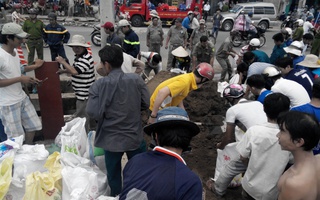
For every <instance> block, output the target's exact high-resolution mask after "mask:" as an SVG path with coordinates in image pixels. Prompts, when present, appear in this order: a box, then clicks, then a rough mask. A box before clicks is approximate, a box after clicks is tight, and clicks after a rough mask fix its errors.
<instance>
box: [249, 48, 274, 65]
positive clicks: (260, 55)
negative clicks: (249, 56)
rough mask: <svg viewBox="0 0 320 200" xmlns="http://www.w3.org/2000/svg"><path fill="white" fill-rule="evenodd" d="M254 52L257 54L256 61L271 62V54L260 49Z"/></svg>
mask: <svg viewBox="0 0 320 200" xmlns="http://www.w3.org/2000/svg"><path fill="white" fill-rule="evenodd" d="M252 53H253V54H254V55H255V62H265V63H270V59H269V56H268V55H267V54H266V53H265V52H263V51H260V50H254V51H252Z"/></svg>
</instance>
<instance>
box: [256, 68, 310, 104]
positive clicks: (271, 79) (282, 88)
mask: <svg viewBox="0 0 320 200" xmlns="http://www.w3.org/2000/svg"><path fill="white" fill-rule="evenodd" d="M262 74H263V75H264V76H265V77H266V78H267V85H269V86H270V85H271V86H272V87H271V91H272V92H280V93H282V94H284V95H286V96H287V97H289V99H290V104H291V107H294V106H300V105H303V104H306V103H309V102H310V97H309V95H308V92H307V91H306V89H304V87H303V86H302V85H300V84H299V83H297V82H295V81H292V80H287V79H284V78H282V76H281V71H280V70H279V69H278V68H277V67H275V66H273V67H267V68H266V69H265V70H264V71H263V73H262ZM266 88H267V89H268V87H266Z"/></svg>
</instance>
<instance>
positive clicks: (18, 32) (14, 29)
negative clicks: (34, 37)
mask: <svg viewBox="0 0 320 200" xmlns="http://www.w3.org/2000/svg"><path fill="white" fill-rule="evenodd" d="M1 34H3V35H15V36H17V37H19V38H26V37H28V33H26V32H24V31H23V30H22V27H21V26H20V25H18V24H16V23H6V24H5V25H3V27H2V30H1Z"/></svg>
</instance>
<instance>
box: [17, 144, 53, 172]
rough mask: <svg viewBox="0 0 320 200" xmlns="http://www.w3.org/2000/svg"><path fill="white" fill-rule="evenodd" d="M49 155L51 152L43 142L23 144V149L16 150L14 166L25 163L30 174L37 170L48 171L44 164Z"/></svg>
mask: <svg viewBox="0 0 320 200" xmlns="http://www.w3.org/2000/svg"><path fill="white" fill-rule="evenodd" d="M48 156H49V152H48V151H47V150H46V148H45V146H44V145H43V144H41V145H38V144H36V145H23V146H22V147H21V149H19V150H18V151H17V152H16V156H15V158H14V166H15V167H16V166H22V165H25V166H26V169H27V171H26V174H30V173H32V172H35V171H40V172H44V171H46V169H45V168H44V164H45V162H46V160H47V158H48ZM14 173H15V171H14Z"/></svg>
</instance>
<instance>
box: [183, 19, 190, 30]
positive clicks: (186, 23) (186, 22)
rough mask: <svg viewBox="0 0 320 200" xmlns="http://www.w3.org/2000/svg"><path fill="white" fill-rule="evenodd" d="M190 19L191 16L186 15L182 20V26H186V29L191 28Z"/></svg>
mask: <svg viewBox="0 0 320 200" xmlns="http://www.w3.org/2000/svg"><path fill="white" fill-rule="evenodd" d="M190 23H191V22H190V19H189V17H188V16H187V17H185V18H184V19H183V21H182V26H183V27H185V28H186V29H189V28H190Z"/></svg>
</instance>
